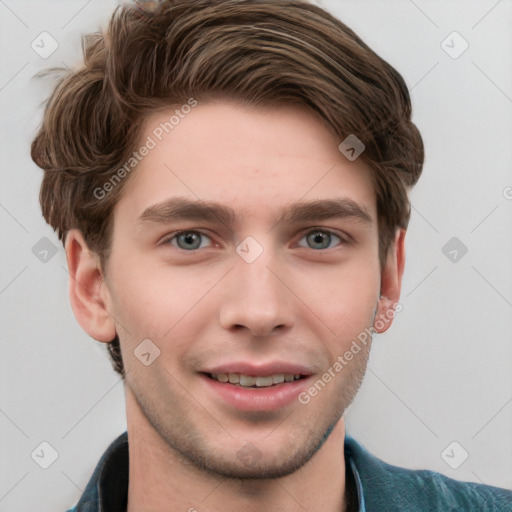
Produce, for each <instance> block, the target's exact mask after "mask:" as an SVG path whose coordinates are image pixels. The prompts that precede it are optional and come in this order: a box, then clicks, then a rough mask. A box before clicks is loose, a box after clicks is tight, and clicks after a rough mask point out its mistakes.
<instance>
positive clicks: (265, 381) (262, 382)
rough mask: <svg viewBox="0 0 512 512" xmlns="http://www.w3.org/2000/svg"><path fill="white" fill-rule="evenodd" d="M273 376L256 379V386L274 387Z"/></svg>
mask: <svg viewBox="0 0 512 512" xmlns="http://www.w3.org/2000/svg"><path fill="white" fill-rule="evenodd" d="M272 384H273V381H272V376H270V377H256V386H257V387H259V388H262V387H264V386H272Z"/></svg>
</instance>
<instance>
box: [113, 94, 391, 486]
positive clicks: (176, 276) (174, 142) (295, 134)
mask: <svg viewBox="0 0 512 512" xmlns="http://www.w3.org/2000/svg"><path fill="white" fill-rule="evenodd" d="M173 111H174V109H169V112H165V113H159V114H154V115H152V116H151V117H149V118H148V119H147V124H146V129H145V133H144V135H143V137H142V139H141V141H142V144H144V143H146V142H147V140H148V139H147V138H148V136H151V137H152V139H154V141H155V142H157V145H156V147H155V148H153V149H151V150H150V151H149V154H148V155H147V156H146V157H144V158H143V159H142V161H141V162H140V164H139V165H138V167H137V169H136V171H134V175H133V176H132V177H131V178H132V179H130V181H129V183H128V184H127V187H126V189H125V191H124V195H123V197H122V199H121V200H120V202H119V203H118V205H117V207H116V210H115V216H114V235H113V240H112V251H111V256H110V258H109V261H108V265H107V269H106V281H105V285H106V287H107V290H108V297H109V300H108V302H109V304H108V306H109V308H110V309H109V311H110V312H111V313H112V315H113V317H114V318H115V320H116V329H117V332H118V334H119V337H120V342H121V349H122V356H123V360H124V365H125V370H126V392H127V400H132V405H133V407H135V409H137V411H138V414H139V416H138V417H139V420H140V421H142V420H143V421H147V422H149V424H151V425H152V427H153V428H154V429H155V431H156V432H157V433H158V435H159V436H160V437H161V438H162V439H163V440H164V441H165V442H166V443H167V445H168V446H169V447H171V448H172V449H173V450H175V451H177V452H178V453H180V456H184V457H185V459H187V460H189V461H191V462H192V463H193V464H196V465H201V466H202V467H206V468H209V469H211V470H213V471H215V472H217V473H220V474H224V475H226V476H237V477H262V476H267V477H269V476H270V477H276V476H283V475H285V474H289V473H290V472H292V471H294V470H296V469H297V468H298V467H300V466H302V465H303V464H304V463H305V462H306V461H307V460H308V459H309V458H310V457H311V456H312V455H314V453H315V451H316V450H317V449H318V448H319V446H320V445H321V441H322V439H323V437H324V435H325V434H326V432H327V431H328V430H329V428H330V427H332V426H333V425H334V424H335V423H336V422H337V421H338V420H339V419H340V417H341V416H342V414H343V412H344V411H345V408H346V407H347V406H348V405H349V403H350V402H351V400H352V398H353V397H354V395H355V393H356V391H357V389H358V388H359V385H360V381H361V379H362V376H363V374H364V371H365V368H366V363H367V357H368V352H369V348H370V343H369V342H368V343H367V344H366V345H361V348H362V350H361V351H360V352H359V353H357V354H356V355H354V357H353V359H352V360H351V361H350V362H348V364H346V365H344V366H343V368H342V369H341V370H339V371H338V372H335V376H334V377H333V378H332V379H331V381H330V382H329V383H327V384H326V385H325V387H323V388H322V389H321V391H319V392H318V393H317V394H316V396H314V397H310V398H311V399H310V400H309V402H308V403H304V402H305V400H304V399H302V400H299V397H300V396H302V397H304V392H307V390H308V389H309V388H310V387H311V386H312V385H313V384H314V383H315V382H316V381H318V379H321V377H322V374H323V373H324V372H326V371H327V370H328V369H329V368H332V366H333V363H334V362H335V361H336V360H337V358H338V356H343V354H344V353H345V352H346V351H347V350H348V349H349V348H350V346H351V344H352V342H353V340H356V339H357V336H358V334H360V333H361V332H363V331H364V330H365V328H369V327H370V326H372V321H373V318H374V313H375V310H376V306H377V302H378V298H379V289H380V284H381V274H380V268H379V258H378V231H377V216H376V199H375V194H374V192H373V189H372V185H371V180H370V173H369V169H367V167H366V166H365V165H364V164H363V163H362V162H361V160H356V161H355V162H349V161H348V160H347V159H346V158H345V157H344V156H343V155H342V154H341V153H340V152H339V150H338V144H339V142H340V141H338V140H337V139H336V138H335V137H334V136H333V135H332V134H331V132H330V131H329V130H328V129H327V128H326V127H325V126H324V123H323V122H322V121H321V120H319V119H318V118H317V117H316V116H315V115H314V114H312V113H309V112H307V111H304V110H300V109H298V108H292V107H280V108H277V109H276V108H274V109H262V108H257V109H244V108H242V107H240V106H237V105H236V104H235V103H227V102H218V103H206V104H199V105H198V106H197V107H195V108H194V109H193V110H192V112H191V113H190V114H188V115H187V116H186V117H185V118H184V119H181V120H180V122H179V124H178V125H177V126H176V127H175V128H174V129H173V130H172V131H171V132H170V133H169V134H165V132H164V134H163V137H162V140H161V141H158V139H157V137H156V136H155V135H154V133H160V132H158V131H157V132H155V129H157V128H158V126H159V125H160V124H161V123H164V122H166V121H168V120H169V117H170V116H171V115H172V114H173ZM160 131H161V130H160ZM185 201H189V202H193V203H196V204H197V205H199V207H201V208H204V206H205V205H206V204H208V205H210V203H215V204H217V205H219V206H221V207H222V208H224V209H229V210H230V211H232V212H233V214H234V215H233V218H232V219H229V218H228V216H226V215H224V216H222V217H220V216H218V215H215V214H211V213H210V214H209V215H207V216H206V217H203V216H201V215H199V214H198V213H197V211H198V207H196V208H191V207H188V208H185V207H184V202H185ZM322 201H337V202H339V203H338V205H339V207H338V209H337V210H336V212H337V214H335V215H333V216H332V217H329V216H326V215H322V211H324V212H325V207H324V208H323V209H322V208H321V207H320V202H322ZM310 202H316V206H315V205H313V207H311V208H309V209H305V208H300V209H298V208H299V207H300V206H301V205H303V203H310ZM176 206H181V208H179V210H180V211H181V212H182V213H183V214H178V210H175V211H173V208H175V207H176ZM331 206H332V205H331ZM292 207H295V209H296V211H295V213H296V215H291V208H292ZM331 210H332V208H331ZM338 210H339V211H338ZM194 212H195V213H194ZM331 213H333V212H331ZM365 215H366V216H367V218H366V219H365V218H364V217H365ZM148 339H149V340H151V343H152V344H154V346H156V347H158V349H159V350H160V355H159V357H157V358H156V359H155V360H154V361H153V362H152V363H151V364H149V365H148V366H146V365H145V364H143V362H141V360H140V359H139V358H138V357H136V355H135V354H134V351H135V353H136V354H138V355H139V357H140V352H141V350H140V349H137V347H138V346H139V345H140V344H141V342H142V341H143V340H148ZM145 343H146V345H143V347H146V349H145V350H144V351H145V352H149V353H150V356H147V355H146V356H143V357H142V358H141V359H142V360H143V361H144V360H148V359H149V360H150V359H152V358H153V357H154V356H155V354H156V349H154V348H151V347H153V345H151V344H148V342H147V341H146V342H145ZM146 362H147V361H146ZM338 368H339V367H338ZM331 371H332V370H331ZM212 374H214V375H217V376H218V377H217V379H220V380H221V381H222V380H226V377H224V376H223V375H220V376H219V374H232V375H231V376H229V377H228V378H229V379H230V380H231V381H233V383H231V382H219V380H216V379H214V378H212ZM240 374H242V375H244V377H240ZM289 375H300V378H299V379H298V380H295V377H293V379H294V380H293V381H292V382H287V381H286V380H289V379H290V377H289ZM249 377H260V378H259V379H258V380H257V381H256V382H255V381H254V379H251V378H249ZM237 379H238V380H240V379H241V380H242V383H244V384H246V385H257V386H258V385H261V387H245V386H241V385H240V382H239V383H238V384H237V383H236V381H237ZM269 379H270V380H269ZM283 379H285V382H280V381H282V380H283ZM270 383H272V385H271V386H269V384H270ZM301 393H302V394H301ZM301 402H302V403H301Z"/></svg>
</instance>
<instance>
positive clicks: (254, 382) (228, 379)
mask: <svg viewBox="0 0 512 512" xmlns="http://www.w3.org/2000/svg"><path fill="white" fill-rule="evenodd" d="M203 375H206V376H207V377H209V378H210V379H212V380H216V381H217V382H221V383H223V384H228V383H229V384H232V385H233V386H238V387H241V388H270V387H273V386H278V385H280V384H283V383H286V382H294V381H296V380H301V379H305V378H306V375H301V374H297V373H295V374H292V373H276V374H273V375H266V376H256V375H245V374H242V373H216V374H215V373H204V374H203Z"/></svg>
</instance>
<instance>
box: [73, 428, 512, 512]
mask: <svg viewBox="0 0 512 512" xmlns="http://www.w3.org/2000/svg"><path fill="white" fill-rule="evenodd" d="M345 464H346V470H347V479H349V478H352V481H353V482H354V483H355V487H356V489H357V498H358V505H357V510H358V512H451V511H454V512H455V511H460V512H512V491H511V490H506V489H500V488H498V487H492V486H488V485H483V484H476V483H472V482H459V481H458V480H453V479H451V478H448V477H447V476H444V475H442V474H440V473H436V472H434V471H429V470H410V469H405V468H400V467H398V466H392V465H391V464H387V463H386V462H384V461H382V460H380V459H378V458H377V457H375V456H374V455H372V454H371V453H369V452H368V451H367V450H366V449H365V448H364V447H363V446H362V445H361V444H359V443H358V442H357V441H356V440H355V439H354V438H352V437H351V436H349V435H346V436H345ZM349 471H350V474H348V472H349ZM127 501H128V433H127V432H124V433H123V434H121V435H120V436H119V437H118V438H117V439H116V440H114V441H113V442H112V443H111V444H110V446H109V447H108V448H107V450H106V451H105V453H104V454H103V455H102V457H101V459H100V460H99V462H98V464H97V466H96V469H95V470H94V472H93V474H92V476H91V478H90V480H89V483H88V484H87V487H86V489H85V491H84V493H83V495H82V497H81V498H80V500H79V501H78V503H77V504H76V505H75V506H74V507H73V508H71V509H69V510H68V511H67V512H126V508H127Z"/></svg>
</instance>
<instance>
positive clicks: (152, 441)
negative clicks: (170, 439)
mask: <svg viewBox="0 0 512 512" xmlns="http://www.w3.org/2000/svg"><path fill="white" fill-rule="evenodd" d="M126 405H127V407H126V409H127V419H128V439H129V461H130V462H129V475H130V476H129V486H128V508H127V512H149V511H151V512H155V511H164V510H165V511H182V512H185V511H188V512H199V511H204V510H208V511H210V512H216V511H219V512H220V511H222V512H231V511H232V512H235V511H236V512H238V511H239V510H240V509H241V508H242V509H243V510H246V511H247V512H264V511H265V512H266V511H268V510H279V511H282V512H292V511H293V512H296V511H297V510H298V509H302V510H322V511H325V512H340V511H345V510H346V504H345V502H346V500H345V460H344V449H343V447H344V439H345V425H344V420H343V418H341V419H340V420H339V421H338V423H337V424H336V426H335V427H334V429H333V430H332V432H331V434H330V436H329V437H328V438H327V440H326V441H325V442H324V444H323V445H322V447H321V448H320V449H319V450H318V451H317V452H316V454H315V455H314V456H313V457H312V458H311V459H310V460H309V461H308V462H307V463H306V464H304V466H302V467H301V468H300V469H299V470H297V471H295V472H294V473H292V474H290V475H287V476H285V477H281V478H275V479H267V480H240V479H238V480H235V479H229V478H226V477H223V476H221V475H217V474H213V473H211V472H207V471H205V470H203V469H200V468H198V467H196V466H195V465H192V464H191V463H190V462H189V461H188V460H186V459H184V458H183V457H182V456H181V454H179V453H177V452H176V451H175V450H174V449H173V448H171V447H170V446H169V445H168V444H167V443H166V442H165V440H164V439H162V437H161V436H160V435H159V434H158V432H157V431H156V430H155V429H154V428H153V426H152V425H151V424H150V423H149V422H148V420H147V418H146V417H145V416H144V415H143V413H142V411H141V410H140V408H139V407H138V405H137V403H136V401H135V400H134V399H133V397H132V396H131V395H130V392H129V391H128V389H127V394H126Z"/></svg>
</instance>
